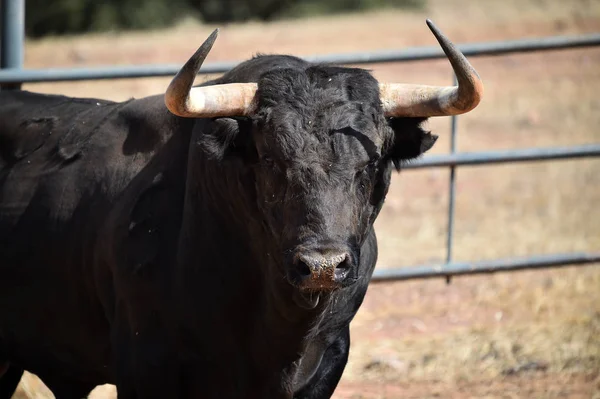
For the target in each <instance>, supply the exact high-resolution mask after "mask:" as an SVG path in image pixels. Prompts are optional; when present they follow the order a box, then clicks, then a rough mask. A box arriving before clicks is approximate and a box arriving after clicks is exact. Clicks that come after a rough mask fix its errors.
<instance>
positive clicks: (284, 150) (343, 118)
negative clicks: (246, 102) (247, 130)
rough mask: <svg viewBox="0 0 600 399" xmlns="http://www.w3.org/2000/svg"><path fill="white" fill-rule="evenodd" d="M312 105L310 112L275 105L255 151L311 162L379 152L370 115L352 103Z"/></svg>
mask: <svg viewBox="0 0 600 399" xmlns="http://www.w3.org/2000/svg"><path fill="white" fill-rule="evenodd" d="M314 105H315V106H313V107H311V108H312V112H310V113H306V112H304V113H300V112H296V111H293V110H290V109H277V108H278V107H275V108H274V109H273V110H272V112H271V114H270V116H269V120H268V121H266V123H263V124H261V128H260V129H259V130H260V131H259V132H258V136H259V140H258V144H259V151H260V152H262V153H268V154H269V155H270V156H273V157H276V158H278V159H281V160H288V161H293V160H298V159H299V158H300V159H304V160H306V161H308V160H311V161H313V162H314V161H317V160H320V161H322V162H338V161H340V160H343V161H344V162H348V163H361V162H365V161H368V160H369V159H371V158H373V157H374V156H377V155H380V152H381V147H382V144H383V137H382V134H381V132H380V131H379V130H378V128H377V125H376V123H375V121H374V120H373V118H371V116H370V115H368V114H365V113H362V112H360V111H359V110H357V109H355V108H354V107H353V104H345V105H341V106H337V107H330V106H326V105H325V104H323V107H322V108H320V107H318V103H315V104H314ZM282 108H283V107H282Z"/></svg>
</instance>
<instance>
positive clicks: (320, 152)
mask: <svg viewBox="0 0 600 399" xmlns="http://www.w3.org/2000/svg"><path fill="white" fill-rule="evenodd" d="M427 23H428V25H429V27H430V29H431V30H432V32H433V34H434V35H435V37H436V38H437V39H438V41H439V43H440V45H441V46H442V48H443V50H444V52H445V53H446V55H447V57H448V59H449V60H450V63H451V64H452V67H453V69H454V72H455V74H456V76H457V79H458V83H459V84H458V86H457V87H433V86H422V85H407V84H400V83H385V84H380V83H378V82H377V81H376V80H375V79H374V78H373V77H372V76H371V75H370V74H369V73H368V72H367V71H365V70H362V69H351V68H340V67H333V66H323V65H314V66H307V65H306V64H303V63H302V62H301V61H300V60H298V59H295V58H292V57H290V58H289V65H287V64H286V65H284V67H283V68H282V65H281V64H279V65H278V67H279V68H275V69H273V68H266V72H263V73H262V74H261V75H260V76H257V77H256V81H257V83H229V84H219V85H212V86H203V87H193V88H192V84H193V81H194V78H195V77H196V74H197V73H198V70H199V68H200V66H201V65H202V62H203V61H204V59H205V57H206V56H207V54H208V52H209V51H210V48H211V47H212V45H213V43H214V41H215V39H216V35H217V31H215V32H214V33H213V34H212V35H211V36H210V37H209V38H208V39H207V40H206V42H205V43H204V44H203V45H202V46H201V47H200V48H199V50H198V51H197V52H196V54H194V56H192V58H190V60H189V61H188V62H187V63H186V64H185V66H184V67H183V68H182V69H181V71H180V72H179V73H178V74H177V76H176V77H175V78H174V79H173V81H172V82H171V84H170V86H169V88H168V90H167V93H166V96H165V102H166V105H167V107H168V108H169V110H170V111H171V112H172V113H174V114H176V115H179V116H182V117H189V118H216V117H242V120H244V122H243V123H238V122H236V123H235V127H233V128H231V127H228V126H229V125H230V124H232V123H233V119H229V118H227V119H221V121H223V122H222V128H221V129H219V128H217V129H214V131H212V132H211V134H212V135H213V136H214V134H217V135H219V134H221V137H222V139H220V140H219V139H217V140H216V141H217V142H220V143H221V145H220V147H221V148H220V149H219V145H212V144H214V140H213V142H211V143H212V144H211V145H206V146H205V147H206V148H207V149H209V150H211V151H223V148H222V147H226V146H232V145H237V146H238V148H239V147H243V148H244V150H243V151H242V152H241V153H242V154H243V155H242V156H244V157H246V158H247V160H250V162H249V164H250V167H252V168H253V169H254V176H255V189H256V200H257V205H258V209H259V210H260V212H261V215H260V216H261V217H262V218H263V220H264V221H265V228H266V229H267V230H268V231H269V233H270V234H271V235H272V237H273V240H274V241H275V242H276V243H277V246H278V249H279V250H280V253H281V254H282V256H281V260H282V261H281V262H278V263H281V264H282V265H283V267H284V268H285V270H283V273H284V274H285V275H286V276H287V279H288V280H289V282H290V283H292V284H293V285H294V286H296V287H298V288H299V289H300V291H307V292H314V291H318V292H322V291H330V290H332V289H335V288H337V287H341V286H344V285H347V284H351V283H352V282H353V281H356V279H357V277H358V273H359V271H358V265H359V263H360V248H361V246H362V244H363V242H364V240H365V238H366V236H367V234H368V233H369V231H370V229H371V228H372V224H373V221H374V219H375V217H376V216H377V214H378V212H379V210H380V209H381V206H382V204H383V200H384V197H385V195H386V193H387V190H388V187H389V182H390V175H391V170H392V167H393V165H396V167H397V168H399V166H400V165H401V163H402V162H403V161H405V160H409V159H412V158H416V157H418V156H419V155H421V154H422V153H423V152H425V151H427V150H428V149H429V148H431V147H432V146H433V144H434V142H435V139H436V138H437V137H436V136H433V135H431V134H429V133H426V132H425V131H423V130H422V129H421V127H420V124H421V122H423V121H424V120H425V118H426V117H429V116H442V115H455V114H461V113H465V112H468V111H470V110H471V109H473V108H475V107H476V106H477V104H478V103H479V101H480V99H481V96H482V93H483V85H482V83H481V81H480V79H479V76H478V75H477V73H476V72H475V70H474V69H473V68H472V67H471V65H470V64H469V62H468V61H467V60H466V58H465V57H464V56H463V55H462V54H461V53H460V51H458V50H457V49H456V48H455V47H454V45H453V44H452V43H451V42H450V41H449V40H448V39H447V38H446V37H445V36H444V35H443V34H442V33H441V32H440V31H439V30H438V29H437V28H436V27H435V26H434V25H433V24H432V23H431V22H430V21H427ZM226 121H229V122H226ZM217 122H218V121H217ZM232 130H233V131H235V132H234V134H233V135H232V133H231V132H232ZM232 136H236V137H232ZM240 136H242V138H241V139H240ZM213 139H214V137H213ZM238 153H239V151H238Z"/></svg>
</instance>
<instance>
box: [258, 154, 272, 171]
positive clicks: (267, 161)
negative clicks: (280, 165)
mask: <svg viewBox="0 0 600 399" xmlns="http://www.w3.org/2000/svg"><path fill="white" fill-rule="evenodd" d="M260 160H261V162H262V164H263V165H264V166H266V167H268V168H270V167H273V165H274V164H275V161H273V158H271V157H270V156H268V155H263V156H262V157H261V158H260Z"/></svg>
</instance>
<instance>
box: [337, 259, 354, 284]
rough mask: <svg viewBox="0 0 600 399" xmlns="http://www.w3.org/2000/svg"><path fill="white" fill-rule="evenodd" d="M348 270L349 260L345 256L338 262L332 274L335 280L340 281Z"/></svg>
mask: <svg viewBox="0 0 600 399" xmlns="http://www.w3.org/2000/svg"><path fill="white" fill-rule="evenodd" d="M349 271H350V262H348V258H347V257H346V258H345V259H344V260H343V261H342V262H340V263H339V264H338V265H337V266H336V267H335V271H334V276H335V280H336V281H341V280H343V279H345V278H346V276H347V275H348V272H349Z"/></svg>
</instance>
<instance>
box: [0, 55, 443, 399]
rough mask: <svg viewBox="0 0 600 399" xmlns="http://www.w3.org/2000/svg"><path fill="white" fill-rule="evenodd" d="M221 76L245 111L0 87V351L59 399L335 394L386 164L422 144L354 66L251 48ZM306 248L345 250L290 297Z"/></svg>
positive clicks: (414, 124) (417, 122)
mask: <svg viewBox="0 0 600 399" xmlns="http://www.w3.org/2000/svg"><path fill="white" fill-rule="evenodd" d="M230 82H258V87H259V91H258V96H259V97H258V98H259V108H258V112H257V113H256V114H255V115H254V116H252V117H251V118H215V119H202V120H201V119H198V120H194V119H182V118H178V117H175V116H173V115H171V114H170V113H169V112H168V111H167V110H166V109H165V107H164V101H163V98H162V96H155V97H148V98H143V99H139V100H131V101H128V102H125V103H111V102H106V101H101V100H94V99H90V100H86V99H72V98H67V97H61V96H48V95H40V94H33V93H28V92H1V93H0V353H2V354H6V356H5V357H6V358H7V359H8V360H9V361H11V362H14V363H15V364H19V365H22V366H23V368H25V369H26V370H29V371H31V372H33V373H36V374H38V375H39V376H40V377H41V378H42V379H43V380H44V381H45V382H46V383H47V384H48V385H49V386H50V388H51V389H53V390H54V391H55V393H56V394H58V395H65V396H80V395H83V393H84V392H86V391H88V390H89V389H91V387H93V386H94V385H96V384H102V383H115V384H117V387H118V391H119V398H137V399H139V398H154V397H156V398H165V397H204V398H224V397H227V398H292V397H295V398H313V399H316V398H328V397H330V396H331V394H332V392H333V391H334V390H335V387H336V386H337V383H338V381H339V379H340V377H341V375H342V373H343V370H344V367H345V364H346V361H347V358H348V351H349V347H350V337H349V323H350V321H351V320H352V318H353V317H354V315H355V314H356V312H357V310H358V309H359V307H360V305H361V303H362V301H363V298H364V295H365V293H366V290H367V285H368V283H369V280H370V277H371V274H372V272H373V268H374V266H375V262H376V259H377V244H376V238H375V233H374V231H373V227H372V226H373V222H374V220H375V218H376V216H377V214H378V213H379V211H380V209H381V207H382V205H383V202H384V199H385V195H386V194H387V191H388V188H389V184H390V176H391V172H392V169H393V165H394V164H395V165H396V166H397V167H399V166H400V165H401V164H402V163H403V162H405V161H409V160H410V159H414V158H416V157H418V156H420V155H421V154H422V153H423V152H425V151H427V150H428V149H429V148H431V146H432V145H433V143H434V142H435V136H432V135H430V134H428V133H426V132H425V131H423V130H422V129H421V127H420V126H421V123H422V122H423V120H422V119H411V118H392V119H386V118H385V117H384V115H383V114H382V109H381V105H380V100H379V93H378V86H377V81H376V80H375V79H374V78H373V77H372V76H371V75H370V74H369V73H368V72H367V71H364V70H361V69H351V68H341V67H334V66H326V65H312V64H308V63H306V62H304V61H302V60H300V59H298V58H295V57H290V56H259V57H255V58H253V59H251V60H249V61H247V62H245V63H243V64H241V65H239V66H238V67H237V68H235V69H234V70H232V71H231V72H229V73H227V74H225V75H224V76H223V77H221V78H219V79H217V80H215V81H213V82H209V83H207V84H221V83H230ZM314 248H332V249H336V250H337V249H340V250H343V251H346V252H347V254H348V256H347V258H346V260H345V262H346V266H347V267H348V276H347V278H346V279H345V280H344V282H343V283H342V284H340V286H336V287H325V288H323V289H320V290H316V291H314V292H310V293H305V292H304V293H302V292H300V291H299V289H298V288H297V287H298V280H297V279H296V278H295V277H294V274H293V273H292V272H291V271H292V269H293V259H294V254H295V253H297V252H298V251H300V250H307V249H314ZM315 295H318V296H319V298H320V300H319V303H318V305H317V306H316V307H314V308H312V309H310V306H305V305H306V304H307V303H308V302H303V301H309V300H311V298H312V299H314V296H315ZM309 297H310V298H309ZM2 383H4V382H2Z"/></svg>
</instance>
